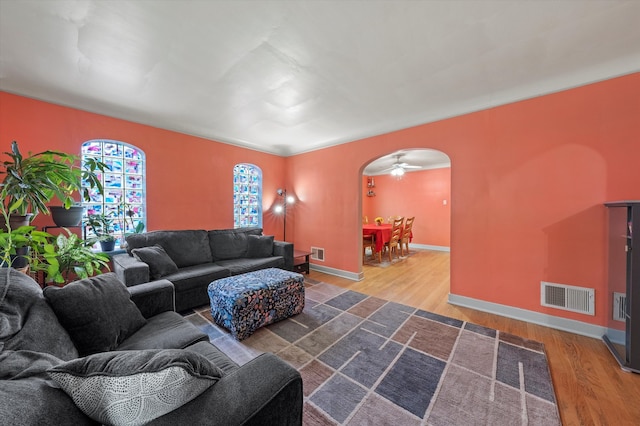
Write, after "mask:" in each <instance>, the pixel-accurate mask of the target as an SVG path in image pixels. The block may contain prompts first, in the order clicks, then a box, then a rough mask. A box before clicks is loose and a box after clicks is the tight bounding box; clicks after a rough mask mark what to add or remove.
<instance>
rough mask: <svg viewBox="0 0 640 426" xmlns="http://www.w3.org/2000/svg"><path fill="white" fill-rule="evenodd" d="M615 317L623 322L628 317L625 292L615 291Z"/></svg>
mask: <svg viewBox="0 0 640 426" xmlns="http://www.w3.org/2000/svg"><path fill="white" fill-rule="evenodd" d="M613 319H614V320H616V321H622V322H624V321H626V319H627V295H626V294H625V293H616V292H614V293H613Z"/></svg>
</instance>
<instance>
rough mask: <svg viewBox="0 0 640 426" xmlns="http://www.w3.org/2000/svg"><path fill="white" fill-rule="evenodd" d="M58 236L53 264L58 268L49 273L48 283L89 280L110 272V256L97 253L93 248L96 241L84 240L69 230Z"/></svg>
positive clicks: (53, 254)
mask: <svg viewBox="0 0 640 426" xmlns="http://www.w3.org/2000/svg"><path fill="white" fill-rule="evenodd" d="M64 230H65V232H66V234H67V235H65V234H64V233H62V234H60V235H58V236H57V237H56V240H55V245H54V250H53V252H52V253H51V255H52V256H55V259H53V260H52V263H53V264H54V265H55V266H56V267H57V269H56V270H54V268H52V273H47V281H48V282H55V283H57V284H65V283H68V282H69V281H71V280H74V279H83V278H88V277H91V276H93V275H99V274H101V273H102V270H103V269H106V270H110V268H109V256H107V255H106V254H104V253H99V252H95V251H93V250H92V249H91V247H92V246H93V245H94V244H95V242H96V240H95V239H88V240H83V239H82V238H80V237H78V236H77V235H76V234H74V233H72V232H71V231H69V230H68V229H66V228H65V229H64Z"/></svg>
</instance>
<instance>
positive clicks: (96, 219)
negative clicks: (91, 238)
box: [87, 213, 116, 251]
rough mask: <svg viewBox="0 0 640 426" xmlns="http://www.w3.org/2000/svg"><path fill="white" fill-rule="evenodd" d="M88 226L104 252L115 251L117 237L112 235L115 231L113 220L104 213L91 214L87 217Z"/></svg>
mask: <svg viewBox="0 0 640 426" xmlns="http://www.w3.org/2000/svg"><path fill="white" fill-rule="evenodd" d="M87 225H89V228H91V232H93V234H94V235H95V237H96V239H97V240H98V241H99V242H100V247H101V249H102V251H113V249H114V248H115V244H116V237H115V236H114V235H113V234H112V233H111V231H112V230H113V218H111V217H110V216H107V215H105V214H104V213H99V214H90V215H89V216H88V217H87Z"/></svg>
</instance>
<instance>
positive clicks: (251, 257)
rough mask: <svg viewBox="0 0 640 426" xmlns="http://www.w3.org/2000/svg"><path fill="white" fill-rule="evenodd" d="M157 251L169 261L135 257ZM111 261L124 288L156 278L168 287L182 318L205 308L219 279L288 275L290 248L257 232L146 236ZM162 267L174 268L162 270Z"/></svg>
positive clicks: (152, 255)
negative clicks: (273, 272) (272, 271)
mask: <svg viewBox="0 0 640 426" xmlns="http://www.w3.org/2000/svg"><path fill="white" fill-rule="evenodd" d="M157 246H160V247H162V249H163V250H164V252H166V255H168V258H169V260H166V258H164V259H165V260H162V259H163V258H162V257H160V256H158V255H157V253H150V255H149V256H148V257H145V256H144V255H145V253H141V252H140V249H143V248H149V247H155V248H157ZM141 259H145V260H146V262H144V261H142V260H141ZM158 259H159V260H158ZM112 261H113V271H114V272H115V273H116V274H117V275H118V278H119V279H120V280H121V281H122V282H123V283H125V285H127V287H130V286H134V285H138V284H142V283H146V282H150V281H154V280H157V279H161V278H162V279H166V280H169V281H171V282H172V283H173V285H174V286H175V291H176V311H178V312H181V311H183V310H186V309H189V308H194V307H198V306H202V305H206V304H208V303H209V297H208V295H207V286H208V285H209V283H211V282H212V281H214V280H217V279H219V278H226V277H229V276H232V275H238V274H243V273H245V272H251V271H256V270H259V269H265V268H281V269H286V270H293V244H292V243H287V242H282V241H274V240H273V237H268V236H263V235H262V228H238V229H217V230H211V231H205V230H183V231H151V232H147V233H144V234H133V235H129V236H127V253H126V254H124V253H123V254H117V255H115V256H113V258H112ZM154 263H155V265H154ZM167 263H174V264H175V266H174V265H171V266H170V267H169V268H165V266H166V264H167Z"/></svg>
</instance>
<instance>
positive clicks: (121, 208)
mask: <svg viewBox="0 0 640 426" xmlns="http://www.w3.org/2000/svg"><path fill="white" fill-rule="evenodd" d="M134 216H135V212H134V211H133V208H132V206H131V205H130V204H128V203H127V202H126V201H122V202H121V203H120V204H118V222H119V223H120V231H121V233H122V239H121V240H120V247H121V248H126V247H127V240H126V237H127V235H131V234H140V233H142V231H144V223H143V222H140V221H138V223H136V222H135V220H134ZM127 218H128V219H127ZM129 221H131V223H129ZM127 230H129V232H127Z"/></svg>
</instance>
